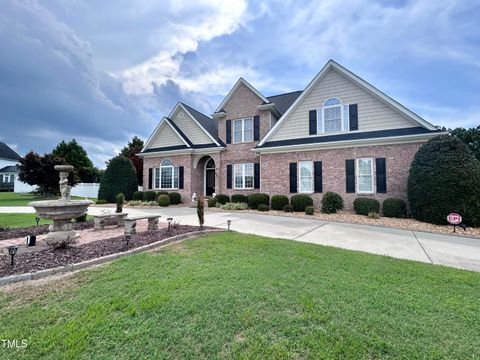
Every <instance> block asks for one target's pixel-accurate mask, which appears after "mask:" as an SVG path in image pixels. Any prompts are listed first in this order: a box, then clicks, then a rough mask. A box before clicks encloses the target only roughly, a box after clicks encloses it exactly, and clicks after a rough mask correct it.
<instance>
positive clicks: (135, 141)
mask: <svg viewBox="0 0 480 360" xmlns="http://www.w3.org/2000/svg"><path fill="white" fill-rule="evenodd" d="M143 145H144V144H143V140H142V139H140V138H139V137H138V136H134V137H133V138H132V140H131V141H129V142H128V144H127V146H125V147H124V148H123V149H122V151H121V152H120V155H123V156H125V157H127V158H128V159H130V161H131V162H132V164H133V167H134V168H135V171H136V173H137V180H138V185H140V186H141V185H142V183H143V158H141V157H138V156H137V154H138V153H139V152H141V151H142V149H143Z"/></svg>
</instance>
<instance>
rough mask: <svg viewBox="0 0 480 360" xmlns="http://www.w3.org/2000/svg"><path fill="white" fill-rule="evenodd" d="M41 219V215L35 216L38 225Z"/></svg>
mask: <svg viewBox="0 0 480 360" xmlns="http://www.w3.org/2000/svg"><path fill="white" fill-rule="evenodd" d="M40 220H41V218H40V217H38V216H36V217H35V222H36V223H37V226H38V223H39V222H40Z"/></svg>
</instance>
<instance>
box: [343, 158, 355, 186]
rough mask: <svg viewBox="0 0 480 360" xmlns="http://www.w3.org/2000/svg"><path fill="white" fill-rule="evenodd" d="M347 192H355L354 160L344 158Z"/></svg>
mask: <svg viewBox="0 0 480 360" xmlns="http://www.w3.org/2000/svg"><path fill="white" fill-rule="evenodd" d="M345 171H346V175H347V176H346V178H347V189H346V190H347V193H354V192H355V160H345Z"/></svg>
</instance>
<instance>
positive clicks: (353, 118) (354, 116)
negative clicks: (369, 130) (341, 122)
mask: <svg viewBox="0 0 480 360" xmlns="http://www.w3.org/2000/svg"><path fill="white" fill-rule="evenodd" d="M348 112H349V114H350V130H358V106H357V104H350V106H349V107H348Z"/></svg>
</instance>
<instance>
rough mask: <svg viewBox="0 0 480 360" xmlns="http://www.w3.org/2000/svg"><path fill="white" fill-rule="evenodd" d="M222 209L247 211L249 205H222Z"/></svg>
mask: <svg viewBox="0 0 480 360" xmlns="http://www.w3.org/2000/svg"><path fill="white" fill-rule="evenodd" d="M222 209H224V210H247V209H248V205H247V204H246V203H232V202H229V203H226V204H224V205H222Z"/></svg>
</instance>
